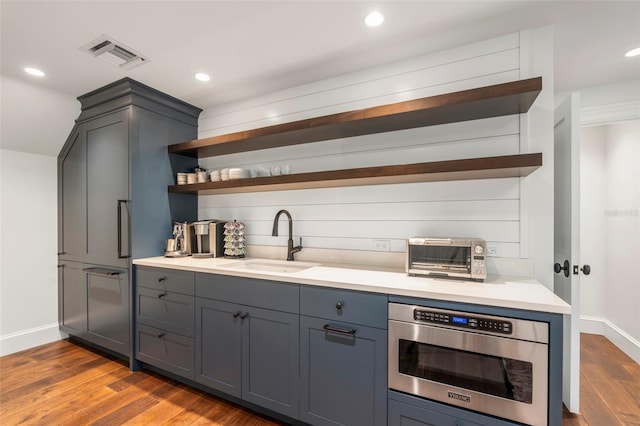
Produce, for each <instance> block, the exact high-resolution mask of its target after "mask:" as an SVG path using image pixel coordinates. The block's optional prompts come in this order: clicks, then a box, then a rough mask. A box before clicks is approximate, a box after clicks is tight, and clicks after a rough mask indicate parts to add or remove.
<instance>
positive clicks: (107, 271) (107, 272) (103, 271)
mask: <svg viewBox="0 0 640 426" xmlns="http://www.w3.org/2000/svg"><path fill="white" fill-rule="evenodd" d="M82 271H83V272H88V273H89V274H98V275H106V276H108V277H111V276H114V275H120V271H116V270H113V269H106V268H83V269H82Z"/></svg>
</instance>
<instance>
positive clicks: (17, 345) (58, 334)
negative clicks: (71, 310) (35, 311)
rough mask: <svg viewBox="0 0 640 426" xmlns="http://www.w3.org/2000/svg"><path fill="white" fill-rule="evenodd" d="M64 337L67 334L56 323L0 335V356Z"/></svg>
mask: <svg viewBox="0 0 640 426" xmlns="http://www.w3.org/2000/svg"><path fill="white" fill-rule="evenodd" d="M66 337H67V334H66V333H64V332H62V331H60V330H59V329H58V323H53V324H47V325H43V326H41V327H35V328H30V329H28V330H23V331H18V332H16V333H11V334H7V335H5V336H0V356H5V355H9V354H12V353H15V352H20V351H22V350H25V349H29V348H33V347H35V346H40V345H44V344H45V343H51V342H55V341H56V340H60V339H64V338H66Z"/></svg>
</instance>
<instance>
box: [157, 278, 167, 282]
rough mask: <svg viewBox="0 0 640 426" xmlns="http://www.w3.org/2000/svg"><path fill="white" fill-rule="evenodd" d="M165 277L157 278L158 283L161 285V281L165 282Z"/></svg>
mask: <svg viewBox="0 0 640 426" xmlns="http://www.w3.org/2000/svg"><path fill="white" fill-rule="evenodd" d="M166 279H167V277H160V278H158V282H159V283H161V282H162V281H166Z"/></svg>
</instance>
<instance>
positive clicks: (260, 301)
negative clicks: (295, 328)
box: [196, 273, 300, 313]
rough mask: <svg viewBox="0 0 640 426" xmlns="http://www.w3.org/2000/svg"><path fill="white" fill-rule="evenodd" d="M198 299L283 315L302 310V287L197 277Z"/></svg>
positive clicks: (226, 278) (263, 281) (208, 276)
mask: <svg viewBox="0 0 640 426" xmlns="http://www.w3.org/2000/svg"><path fill="white" fill-rule="evenodd" d="M196 296H200V297H206V298H208V299H216V300H224V301H225V302H231V303H239V304H243V305H248V306H256V307H259V308H265V309H274V310H276V311H283V312H291V313H298V312H299V310H300V286H299V285H298V284H291V283H283V282H277V281H268V280H260V279H253V278H243V277H234V276H230V275H216V274H204V273H196Z"/></svg>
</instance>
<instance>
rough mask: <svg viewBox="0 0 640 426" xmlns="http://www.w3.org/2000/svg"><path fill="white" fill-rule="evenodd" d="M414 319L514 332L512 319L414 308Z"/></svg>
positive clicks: (483, 329)
mask: <svg viewBox="0 0 640 426" xmlns="http://www.w3.org/2000/svg"><path fill="white" fill-rule="evenodd" d="M413 319H414V320H416V321H421V322H430V323H435V324H443V325H448V326H451V327H459V328H466V329H471V330H479V331H491V332H493V333H502V334H511V333H512V332H513V323H512V322H511V321H504V320H496V319H488V318H483V317H474V316H470V315H460V314H450V313H443V312H437V311H428V310H422V309H414V310H413Z"/></svg>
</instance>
